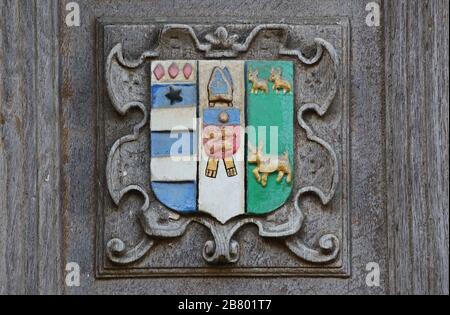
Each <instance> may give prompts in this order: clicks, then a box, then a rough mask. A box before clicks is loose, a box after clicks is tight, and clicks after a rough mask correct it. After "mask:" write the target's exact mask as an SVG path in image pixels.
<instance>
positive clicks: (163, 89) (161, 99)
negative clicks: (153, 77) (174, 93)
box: [151, 84, 197, 108]
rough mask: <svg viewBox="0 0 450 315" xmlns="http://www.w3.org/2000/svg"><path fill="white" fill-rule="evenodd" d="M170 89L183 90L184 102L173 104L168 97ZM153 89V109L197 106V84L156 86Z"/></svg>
mask: <svg viewBox="0 0 450 315" xmlns="http://www.w3.org/2000/svg"><path fill="white" fill-rule="evenodd" d="M170 87H172V88H173V89H175V90H181V93H180V96H181V98H182V101H180V102H175V103H173V104H171V102H170V100H169V99H168V98H167V97H166V95H167V93H169V92H170ZM151 89H152V108H175V107H190V106H195V107H196V106H197V84H154V85H152V87H151Z"/></svg>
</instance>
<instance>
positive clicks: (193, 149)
mask: <svg viewBox="0 0 450 315" xmlns="http://www.w3.org/2000/svg"><path fill="white" fill-rule="evenodd" d="M293 72H294V66H293V63H292V62H290V61H215V60H208V61H203V60H198V61H196V60H164V61H153V62H152V66H151V112H150V113H151V114H150V129H151V135H150V155H151V162H150V169H151V175H150V176H151V186H152V190H153V192H154V194H155V197H156V198H157V199H158V200H159V201H160V202H161V203H163V204H164V205H165V206H167V207H168V208H169V209H171V210H174V211H176V212H178V213H179V214H181V215H182V214H191V213H195V212H202V213H207V214H209V215H211V216H212V217H214V218H215V219H216V220H218V221H219V222H221V223H226V222H227V221H229V220H230V219H232V218H234V217H236V216H240V215H253V216H255V215H256V216H257V215H265V214H268V213H271V212H274V211H276V210H277V209H279V208H280V207H281V206H283V205H284V204H285V203H286V201H287V200H288V198H289V197H290V195H291V193H292V182H293V180H294V174H293V170H294V165H293V163H294V159H293V154H294V94H293V93H294V88H293V87H294V82H293V78H294V73H293Z"/></svg>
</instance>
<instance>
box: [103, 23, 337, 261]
mask: <svg viewBox="0 0 450 315" xmlns="http://www.w3.org/2000/svg"><path fill="white" fill-rule="evenodd" d="M267 30H271V31H280V32H281V34H282V38H281V42H282V43H285V44H287V38H288V35H289V31H290V29H289V26H288V25H282V24H263V25H259V26H256V27H255V28H254V29H253V30H252V31H251V32H250V33H249V34H248V35H247V37H246V38H245V39H244V41H243V42H241V41H239V36H238V35H234V34H233V35H229V34H228V31H227V30H226V28H224V27H219V28H217V29H216V31H215V32H213V33H209V34H208V35H206V36H205V37H204V39H202V38H201V37H199V36H198V35H197V33H196V31H195V30H194V28H193V27H192V26H190V25H185V24H167V25H165V26H163V27H162V29H161V31H160V34H159V38H160V41H162V40H163V39H164V37H165V34H166V33H167V32H178V33H180V34H187V35H188V36H189V37H190V38H191V39H192V41H193V43H194V46H195V48H196V49H197V50H198V51H199V52H201V53H203V55H204V58H215V59H217V58H235V57H237V56H239V55H240V54H241V53H244V52H246V51H247V50H248V49H249V47H250V46H251V44H252V42H253V41H254V39H255V38H256V37H257V35H258V34H259V33H260V32H262V31H267ZM314 44H315V53H314V54H313V56H311V57H306V56H305V55H304V54H303V53H302V51H301V50H300V49H290V48H287V47H286V46H285V45H282V46H280V47H279V50H278V54H279V55H280V56H287V57H291V58H293V60H294V61H296V62H299V63H301V64H303V65H305V66H312V65H316V64H318V63H320V62H321V60H322V58H323V57H324V56H325V55H327V56H329V58H330V60H331V64H332V69H331V70H330V71H331V72H332V75H331V76H332V80H331V82H330V83H329V88H328V95H327V96H326V97H325V98H324V99H323V100H322V101H320V102H319V101H317V102H307V103H302V104H301V106H300V109H299V110H298V113H297V118H298V124H299V126H300V127H301V128H302V129H303V130H304V131H305V132H306V136H307V139H308V140H309V141H311V142H314V143H317V144H318V145H320V146H321V147H323V148H324V149H325V150H326V152H328V154H329V157H330V158H331V160H332V166H331V172H332V173H333V178H332V183H331V186H330V187H329V189H326V190H324V189H322V188H319V187H316V186H314V185H312V186H307V187H302V188H300V189H299V190H298V191H296V192H295V196H294V206H293V208H289V209H288V210H286V209H285V210H283V211H275V212H273V213H269V214H267V215H265V216H238V217H235V218H232V219H230V220H228V221H226V222H225V223H224V222H219V221H218V220H216V219H214V218H213V217H211V216H209V215H206V214H200V213H199V214H194V215H180V214H179V213H177V212H175V211H172V210H169V209H167V208H164V209H163V210H158V211H152V207H151V202H150V198H149V192H148V189H147V188H145V187H142V186H141V185H139V184H130V185H127V186H126V187H122V185H121V184H120V182H119V181H118V178H120V172H121V171H120V170H119V169H117V167H115V166H116V165H117V163H115V161H116V160H117V159H118V154H119V153H118V152H119V148H120V147H121V146H123V145H124V144H126V143H130V142H133V141H136V140H137V139H138V137H139V135H140V133H141V132H142V130H143V127H144V126H145V125H146V124H147V123H148V120H149V119H148V118H149V113H148V109H147V106H146V105H145V104H144V101H145V100H142V98H141V97H140V96H135V95H133V94H132V93H131V94H130V92H129V91H124V90H122V89H119V88H118V86H120V84H119V83H120V82H118V80H120V79H121V78H120V75H119V74H120V73H121V71H122V69H125V70H126V71H129V72H131V73H132V72H133V71H137V70H138V69H142V66H143V65H144V64H145V62H147V61H150V60H151V59H156V58H157V57H158V56H159V55H160V47H159V46H156V47H155V48H153V49H152V50H148V51H145V52H143V53H142V54H141V56H140V57H139V58H138V59H136V60H127V59H124V57H123V53H122V45H121V44H120V43H118V44H117V45H116V46H114V47H113V48H112V50H111V51H110V53H109V56H108V58H107V60H106V71H105V78H106V85H107V91H108V94H109V96H110V99H111V102H112V104H113V106H114V108H115V110H116V111H117V112H118V113H119V114H120V115H123V116H125V115H127V114H128V112H129V111H130V110H131V109H138V110H139V111H140V112H141V113H142V120H141V121H140V122H139V123H138V124H136V125H135V126H134V127H133V131H132V133H131V134H129V135H126V136H123V137H121V138H119V139H118V140H117V141H116V142H115V143H114V144H113V145H112V147H111V149H110V152H109V155H108V160H107V165H106V179H107V186H108V191H109V194H110V196H111V198H112V200H113V201H114V203H115V204H116V205H119V203H120V201H121V200H122V198H123V197H124V196H125V195H126V194H128V193H130V192H136V193H138V194H141V195H142V196H143V197H144V203H143V205H142V206H141V209H140V212H139V221H140V223H141V226H142V228H143V231H144V235H143V238H142V240H141V242H140V243H139V244H137V245H136V246H134V247H131V248H127V246H126V245H125V242H124V241H122V240H120V239H117V238H113V239H111V240H109V241H107V244H106V253H107V257H108V258H109V259H110V261H112V262H114V263H116V264H130V263H133V262H136V261H138V260H139V259H141V258H142V257H143V256H144V255H145V254H146V253H148V252H149V251H150V250H151V248H152V247H153V246H154V245H155V243H156V242H157V240H158V239H161V238H175V237H180V236H182V235H183V234H184V233H185V231H186V229H187V227H188V226H189V225H190V224H192V223H194V222H195V223H198V224H201V225H203V226H204V227H206V228H208V229H209V230H210V232H211V235H212V239H211V240H209V241H207V242H206V243H205V244H204V247H203V258H204V259H205V260H206V261H207V262H208V263H211V264H233V263H236V262H237V261H238V260H239V248H240V245H239V243H238V242H237V241H236V240H235V239H234V238H233V237H234V235H235V234H236V233H237V232H238V231H239V230H240V229H241V228H242V227H243V226H246V225H255V226H256V227H257V228H258V233H259V235H260V236H261V237H263V238H275V239H279V240H281V241H282V242H284V243H285V244H286V246H287V248H289V249H290V250H291V251H292V253H294V254H295V255H296V256H298V257H299V258H301V259H304V260H306V261H308V262H311V263H316V264H327V263H331V262H333V261H334V260H335V259H336V258H337V257H338V255H339V252H340V250H341V242H340V240H339V239H338V237H337V236H335V235H332V234H325V235H323V236H322V237H320V239H319V242H318V244H317V245H316V247H314V248H311V247H309V246H308V245H307V243H306V242H305V241H304V240H303V239H302V236H301V233H299V231H300V229H301V228H302V226H303V224H304V219H305V214H304V213H303V212H302V209H301V207H300V202H299V199H300V198H301V196H303V195H308V194H314V195H317V196H318V197H319V198H320V201H321V203H322V204H323V205H327V204H329V203H330V201H331V200H332V199H333V197H334V195H335V192H336V189H337V185H338V183H339V170H338V165H339V164H338V158H337V155H336V153H335V151H334V149H333V148H332V147H331V145H330V144H328V143H327V142H326V141H325V140H323V139H322V138H320V137H319V136H317V135H316V134H315V132H314V130H313V129H312V128H311V127H310V126H309V125H308V124H307V122H306V120H305V119H304V115H305V113H306V112H310V111H313V112H314V113H316V114H317V115H319V116H323V115H325V113H326V112H327V111H328V108H329V107H330V105H331V103H332V101H333V100H334V98H335V96H336V94H337V91H338V82H339V58H338V55H337V52H336V50H335V49H334V47H333V46H332V45H331V44H330V43H329V42H327V41H325V40H323V39H320V38H316V39H314ZM174 71H175V70H174V69H173V71H172V72H170V70H163V71H161V69H160V70H157V73H158V74H155V75H157V76H158V77H160V78H163V76H164V75H170V76H173V75H174ZM178 71H179V69H178ZM182 71H183V72H184V75H188V74H189V72H190V71H189V69H184V70H182ZM170 73H172V74H170ZM272 80H273V81H274V82H275V83H277V82H278V85H277V86H278V87H277V88H276V89H277V90H278V89H280V90H281V91H283V92H285V93H288V92H289V91H290V90H291V89H293V88H292V87H291V86H288V85H287V84H286V82H282V81H283V79H282V75H281V73H279V71H278V70H275V71H273V78H272ZM170 93H171V94H170V95H169V96H170V97H171V98H173V100H174V101H175V102H176V101H177V95H175V94H176V91H175V90H174V91H171V92H170ZM171 102H172V99H171Z"/></svg>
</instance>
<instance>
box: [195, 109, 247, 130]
mask: <svg viewBox="0 0 450 315" xmlns="http://www.w3.org/2000/svg"><path fill="white" fill-rule="evenodd" d="M222 112H226V113H227V114H228V117H229V118H228V122H227V123H225V124H224V123H222V122H221V121H220V120H219V115H220V114H221V113H222ZM203 123H204V124H205V125H221V126H222V125H223V126H236V125H240V124H241V111H240V110H239V109H238V108H230V109H220V108H213V109H205V110H204V112H203Z"/></svg>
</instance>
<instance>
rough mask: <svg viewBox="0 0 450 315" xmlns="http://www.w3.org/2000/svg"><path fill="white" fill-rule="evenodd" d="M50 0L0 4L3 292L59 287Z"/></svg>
mask: <svg viewBox="0 0 450 315" xmlns="http://www.w3.org/2000/svg"><path fill="white" fill-rule="evenodd" d="M55 3H56V2H55V1H51V0H49V1H41V2H39V5H37V3H36V2H31V1H25V0H22V1H2V2H1V4H0V9H1V18H0V31H1V37H0V39H1V46H0V56H1V62H0V79H1V80H0V81H1V84H0V85H1V87H0V92H1V93H0V97H1V101H0V102H1V104H0V118H1V119H0V127H1V139H2V140H1V142H0V152H1V158H0V170H1V174H0V176H1V178H2V179H1V180H0V184H1V185H0V186H1V187H0V190H1V194H0V196H1V202H0V205H1V217H0V222H1V223H0V226H1V227H2V232H1V233H2V234H1V239H0V253H1V257H2V267H1V268H0V280H1V281H0V293H5V294H6V293H8V294H23V293H26V294H37V293H56V292H58V288H59V287H60V286H59V284H60V282H59V278H58V275H59V273H60V270H61V268H60V266H59V264H58V262H59V254H60V252H61V251H60V248H59V245H58V244H59V243H58V240H59V233H60V232H61V229H60V226H59V225H58V218H59V216H58V211H59V203H58V201H59V188H58V177H59V171H58V170H59V162H58V147H59V144H58V129H59V127H58V126H59V119H58V116H57V112H58V108H57V104H58V100H57V93H56V91H57V81H56V78H57V75H56V73H57V67H58V65H57V62H56V57H57V56H56V54H55V48H56V45H55V40H56V39H57V36H56V34H55V32H54V30H55V28H54V27H55V21H56V15H55V12H56V11H55Z"/></svg>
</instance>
